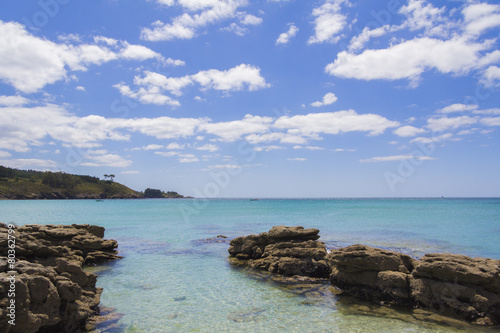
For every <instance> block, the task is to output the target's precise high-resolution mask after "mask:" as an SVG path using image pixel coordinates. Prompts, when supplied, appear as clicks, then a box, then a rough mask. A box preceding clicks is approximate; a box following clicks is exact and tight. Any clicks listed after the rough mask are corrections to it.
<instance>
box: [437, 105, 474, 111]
mask: <svg viewBox="0 0 500 333" xmlns="http://www.w3.org/2000/svg"><path fill="white" fill-rule="evenodd" d="M477 108H478V105H477V104H462V103H456V104H451V105H448V106H446V107H444V108H442V109H439V110H437V112H438V113H452V112H462V111H472V110H475V109H477Z"/></svg>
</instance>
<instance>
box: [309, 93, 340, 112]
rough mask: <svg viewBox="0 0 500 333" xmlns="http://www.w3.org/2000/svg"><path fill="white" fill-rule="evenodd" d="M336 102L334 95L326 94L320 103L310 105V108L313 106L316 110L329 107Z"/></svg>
mask: <svg viewBox="0 0 500 333" xmlns="http://www.w3.org/2000/svg"><path fill="white" fill-rule="evenodd" d="M337 100H338V98H337V96H335V94H334V93H331V92H329V93H326V94H325V96H323V99H322V100H321V101H316V102H314V103H311V106H314V107H316V108H318V107H320V106H324V105H330V104H333V103H335V102H336V101H337Z"/></svg>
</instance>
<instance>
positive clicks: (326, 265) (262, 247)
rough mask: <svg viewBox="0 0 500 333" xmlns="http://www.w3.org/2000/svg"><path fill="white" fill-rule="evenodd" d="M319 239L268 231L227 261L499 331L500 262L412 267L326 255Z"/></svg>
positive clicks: (381, 256)
mask: <svg viewBox="0 0 500 333" xmlns="http://www.w3.org/2000/svg"><path fill="white" fill-rule="evenodd" d="M318 233H319V230H318V229H304V228H303V227H285V226H278V227H273V228H272V229H271V230H270V231H269V232H264V233H261V234H259V235H249V236H244V237H238V238H235V239H233V240H232V241H231V242H230V247H229V253H230V258H232V259H231V261H232V263H233V264H243V265H245V266H249V267H254V268H259V269H264V270H267V271H269V272H272V273H278V274H281V275H284V276H285V277H286V276H307V277H314V278H322V277H327V276H329V277H330V281H331V284H332V286H334V287H338V288H340V290H342V293H344V294H347V295H351V296H354V297H357V298H358V299H359V298H362V299H364V300H368V301H371V302H374V303H376V304H383V305H390V306H395V307H397V308H398V307H399V308H406V309H411V313H412V318H422V320H430V317H432V316H435V317H436V318H456V319H459V320H462V321H466V322H468V323H472V324H476V325H485V326H489V325H500V260H493V259H485V258H470V257H467V256H464V255H456V254H426V255H425V256H424V257H422V258H421V259H420V260H417V259H413V258H411V257H409V256H408V255H406V254H402V253H397V252H393V251H387V250H384V249H377V248H373V247H369V246H365V245H351V246H347V247H344V248H340V249H336V250H332V251H331V252H330V253H328V254H327V252H326V248H325V245H324V243H322V242H319V241H317V239H318V238H319V236H318ZM431 312H432V314H430V313H431ZM456 319H450V320H456ZM440 320H441V319H436V320H435V321H438V322H439V321H440ZM443 322H446V320H444V321H443Z"/></svg>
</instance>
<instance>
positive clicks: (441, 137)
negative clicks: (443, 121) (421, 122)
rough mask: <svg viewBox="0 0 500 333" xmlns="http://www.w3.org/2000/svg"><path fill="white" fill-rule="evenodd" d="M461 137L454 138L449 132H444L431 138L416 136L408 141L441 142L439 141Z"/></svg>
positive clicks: (454, 139)
mask: <svg viewBox="0 0 500 333" xmlns="http://www.w3.org/2000/svg"><path fill="white" fill-rule="evenodd" d="M460 140H461V139H458V138H455V137H454V136H453V134H451V133H445V134H442V135H439V136H434V137H431V138H426V137H418V138H415V139H413V140H411V141H410V143H414V142H419V143H433V142H441V141H460Z"/></svg>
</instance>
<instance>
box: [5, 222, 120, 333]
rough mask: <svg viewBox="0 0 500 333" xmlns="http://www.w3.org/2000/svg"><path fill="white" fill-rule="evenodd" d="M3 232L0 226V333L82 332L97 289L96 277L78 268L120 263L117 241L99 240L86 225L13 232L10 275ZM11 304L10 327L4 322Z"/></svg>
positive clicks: (96, 230) (100, 231) (97, 231)
mask: <svg viewBox="0 0 500 333" xmlns="http://www.w3.org/2000/svg"><path fill="white" fill-rule="evenodd" d="M8 230H9V228H8V226H7V225H5V224H3V223H0V235H1V238H0V304H1V305H2V306H1V308H0V312H1V313H0V332H14V333H15V332H23V333H30V332H79V331H85V330H86V326H85V325H86V321H87V320H88V319H89V318H90V317H91V316H94V315H96V314H98V313H99V302H100V295H101V293H102V288H97V287H96V281H97V276H96V275H95V274H93V273H89V272H85V271H84V270H83V269H82V267H83V266H84V265H86V264H87V265H88V264H95V263H97V262H102V261H109V260H114V259H118V258H121V257H120V256H118V255H117V254H116V250H115V248H116V247H117V243H116V241H114V240H105V239H102V237H103V236H104V228H103V227H99V226H90V225H87V224H85V225H75V224H74V225H71V226H70V225H57V226H56V225H36V224H33V225H25V226H22V227H16V228H15V229H14V231H15V233H14V234H12V235H13V236H15V255H16V262H15V266H14V268H13V269H12V267H10V266H9V265H8V261H7V259H8V258H7V257H8V255H9V252H8V246H7V245H8V237H7V235H8ZM11 271H15V273H12V272H11ZM12 286H15V288H12ZM11 290H15V292H14V293H15V296H14V295H13V294H12V293H11V292H10V291H11ZM12 300H14V301H15V325H10V324H9V322H8V321H9V319H12V318H9V317H7V306H8V305H9V304H11V303H12Z"/></svg>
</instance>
